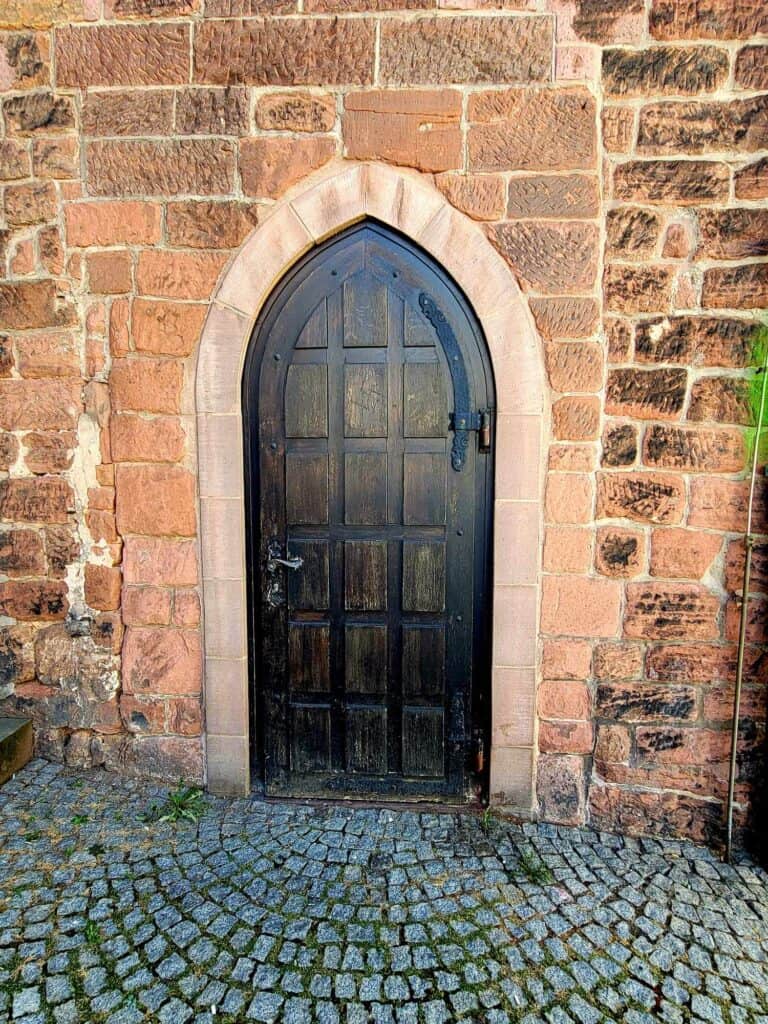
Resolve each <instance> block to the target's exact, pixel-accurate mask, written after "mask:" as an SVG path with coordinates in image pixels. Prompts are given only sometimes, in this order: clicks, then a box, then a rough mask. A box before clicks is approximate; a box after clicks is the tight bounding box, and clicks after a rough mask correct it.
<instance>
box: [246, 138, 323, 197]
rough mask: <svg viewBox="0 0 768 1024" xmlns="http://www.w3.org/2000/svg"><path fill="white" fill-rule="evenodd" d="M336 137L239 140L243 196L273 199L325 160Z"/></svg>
mask: <svg viewBox="0 0 768 1024" xmlns="http://www.w3.org/2000/svg"><path fill="white" fill-rule="evenodd" d="M335 153H336V140H335V139H332V138H329V137H326V136H305V137H303V138H292V137H291V138H280V137H265V138H257V139H243V140H242V142H241V143H240V176H241V178H242V182H243V191H244V192H245V193H246V195H251V196H260V197H263V198H270V199H275V198H277V197H278V196H280V195H282V193H283V192H285V190H286V189H288V188H290V186H291V185H293V184H294V183H295V182H297V181H299V180H300V179H301V178H303V177H305V175H307V174H309V173H310V172H311V171H314V170H317V168H318V167H322V166H323V164H326V163H328V161H329V160H331V159H332V158H333V156H334V155H335Z"/></svg>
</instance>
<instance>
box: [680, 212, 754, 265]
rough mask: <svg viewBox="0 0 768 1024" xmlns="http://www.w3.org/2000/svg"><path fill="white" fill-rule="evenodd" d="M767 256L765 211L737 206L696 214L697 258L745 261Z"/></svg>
mask: <svg viewBox="0 0 768 1024" xmlns="http://www.w3.org/2000/svg"><path fill="white" fill-rule="evenodd" d="M766 254H768V210H753V209H744V208H742V207H737V208H735V209H729V210H702V211H701V212H700V213H699V246H698V249H697V251H696V255H697V256H706V257H707V258H709V259H713V260H735V259H748V258H749V257H750V256H765V255H766Z"/></svg>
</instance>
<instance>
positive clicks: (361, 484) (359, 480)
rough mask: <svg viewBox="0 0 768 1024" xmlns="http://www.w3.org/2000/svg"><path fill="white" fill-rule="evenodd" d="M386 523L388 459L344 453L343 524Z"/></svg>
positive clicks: (367, 453) (374, 455)
mask: <svg viewBox="0 0 768 1024" xmlns="http://www.w3.org/2000/svg"><path fill="white" fill-rule="evenodd" d="M386 521H387V456H386V455H385V454H384V453H383V452H347V454H346V455H345V456H344V522H345V523H349V524H350V525H354V526H383V525H384V524H385V523H386Z"/></svg>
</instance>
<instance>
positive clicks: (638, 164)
mask: <svg viewBox="0 0 768 1024" xmlns="http://www.w3.org/2000/svg"><path fill="white" fill-rule="evenodd" d="M729 188H730V171H729V169H728V166H727V164H722V163H716V162H714V161H706V160H628V161H627V163H624V164H619V166H618V167H616V168H615V169H614V172H613V194H614V198H616V199H624V200H627V201H628V202H633V201H635V202H638V201H639V202H646V203H661V204H662V205H670V204H678V205H680V206H690V205H695V206H697V205H699V204H701V203H706V202H709V201H712V202H719V201H725V200H727V199H728V192H729Z"/></svg>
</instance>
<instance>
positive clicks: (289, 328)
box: [243, 219, 494, 406]
mask: <svg viewBox="0 0 768 1024" xmlns="http://www.w3.org/2000/svg"><path fill="white" fill-rule="evenodd" d="M363 269H366V270H367V271H368V272H369V273H371V274H373V275H374V276H375V277H377V278H379V279H380V280H381V281H382V282H383V283H384V284H385V285H386V286H387V287H388V288H391V289H392V290H393V291H394V292H395V293H397V294H398V295H399V296H400V297H401V298H402V299H403V300H404V302H406V303H407V304H408V305H410V306H411V307H412V308H414V309H416V310H419V309H421V310H422V312H423V311H424V302H423V300H422V303H421V304H420V302H419V299H420V296H424V295H426V296H428V297H429V298H431V299H432V300H433V302H434V304H435V306H436V308H437V311H438V312H439V314H442V315H443V316H444V317H445V320H446V321H447V323H448V325H449V326H450V328H451V331H452V333H453V335H454V336H455V338H456V340H457V342H458V345H459V348H460V349H461V351H462V354H463V356H464V359H465V361H466V363H467V369H468V370H469V373H470V377H471V378H472V381H473V383H474V386H475V388H477V390H478V391H479V392H484V396H485V397H484V399H483V401H484V403H485V404H487V405H489V406H492V405H493V404H494V402H493V395H494V385H493V370H492V367H491V360H490V357H489V354H488V349H487V346H486V342H485V338H484V335H483V331H482V328H481V327H480V324H479V322H478V320H477V317H476V316H475V314H474V312H473V310H472V307H471V305H470V303H469V301H468V299H467V298H466V296H465V295H464V293H463V292H462V291H461V289H460V288H459V286H458V285H457V284H456V282H455V281H454V280H453V279H452V278H451V277H450V275H449V274H448V273H447V271H445V270H444V269H443V268H442V267H441V266H440V265H439V264H438V263H437V262H436V261H435V260H434V259H433V258H432V257H431V256H430V255H428V254H427V253H426V252H424V250H423V249H421V248H420V247H419V246H417V245H415V244H414V243H413V242H412V241H411V240H410V239H408V238H406V237H405V236H404V235H401V234H400V233H399V232H397V231H394V230H393V229H391V228H389V227H386V226H385V225H383V224H380V223H379V222H377V221H374V220H371V219H366V220H363V221H360V222H359V223H358V224H355V225H353V226H352V227H350V228H347V229H345V230H344V231H342V232H340V233H339V234H337V235H333V236H332V237H331V238H329V239H327V240H326V241H324V242H323V243H321V244H320V245H318V246H316V247H315V248H314V249H311V250H310V251H309V252H308V253H306V254H305V255H304V256H303V257H302V259H301V260H299V262H298V263H297V264H296V265H295V266H294V267H292V268H291V270H289V271H288V273H287V274H286V275H285V276H284V277H283V279H282V280H281V281H280V282H279V283H278V284H277V286H276V287H275V289H274V290H273V292H272V294H271V295H270V297H269V299H268V300H267V302H266V303H265V304H264V307H263V309H262V311H261V314H260V315H259V318H258V320H257V321H256V325H255V327H254V329H253V332H252V335H251V341H250V344H249V347H248V353H247V357H246V361H245V371H244V377H243V379H244V382H245V381H247V380H249V379H251V380H253V375H254V373H255V372H256V373H257V367H258V366H259V365H260V364H261V362H262V360H263V358H264V356H265V354H266V352H267V350H269V352H270V353H272V354H273V355H278V356H281V357H284V356H286V355H287V353H288V352H289V351H290V350H291V349H292V348H293V346H294V344H295V343H296V340H297V334H298V332H297V330H296V326H295V315H296V310H297V309H298V310H306V311H309V314H311V311H313V310H314V309H315V308H316V307H317V305H318V304H319V303H320V302H321V301H322V300H323V299H324V298H325V297H326V296H328V295H330V294H331V293H332V292H334V291H335V290H336V289H337V288H339V287H340V286H341V285H342V284H343V282H344V281H345V280H346V279H348V278H349V277H352V276H353V275H354V274H356V273H359V272H360V271H361V270H363ZM309 314H308V315H309ZM291 321H293V322H291ZM433 327H434V323H433ZM438 338H439V334H438V333H437V332H436V333H435V335H434V339H435V341H438ZM473 390H474V388H473Z"/></svg>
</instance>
